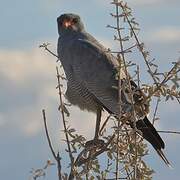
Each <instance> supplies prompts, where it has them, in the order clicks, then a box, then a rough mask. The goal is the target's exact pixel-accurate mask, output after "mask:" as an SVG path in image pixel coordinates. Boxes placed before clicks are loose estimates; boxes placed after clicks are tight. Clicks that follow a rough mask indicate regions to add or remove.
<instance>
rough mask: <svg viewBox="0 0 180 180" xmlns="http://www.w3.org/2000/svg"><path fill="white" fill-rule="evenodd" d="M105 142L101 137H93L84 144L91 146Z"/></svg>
mask: <svg viewBox="0 0 180 180" xmlns="http://www.w3.org/2000/svg"><path fill="white" fill-rule="evenodd" d="M104 144H105V142H104V141H103V140H102V139H93V140H90V141H87V142H86V144H85V147H86V148H87V147H92V146H100V147H102V146H103V145H104Z"/></svg>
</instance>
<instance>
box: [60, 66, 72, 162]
mask: <svg viewBox="0 0 180 180" xmlns="http://www.w3.org/2000/svg"><path fill="white" fill-rule="evenodd" d="M56 74H57V82H58V86H57V88H58V91H59V101H60V107H61V108H60V111H61V115H62V119H63V126H64V132H65V136H66V142H67V146H68V153H69V157H70V160H71V165H72V166H73V164H74V157H73V155H72V151H71V147H70V140H69V137H68V131H67V126H66V121H65V113H64V108H62V107H63V106H64V103H63V99H62V91H61V80H60V75H59V69H58V67H56Z"/></svg>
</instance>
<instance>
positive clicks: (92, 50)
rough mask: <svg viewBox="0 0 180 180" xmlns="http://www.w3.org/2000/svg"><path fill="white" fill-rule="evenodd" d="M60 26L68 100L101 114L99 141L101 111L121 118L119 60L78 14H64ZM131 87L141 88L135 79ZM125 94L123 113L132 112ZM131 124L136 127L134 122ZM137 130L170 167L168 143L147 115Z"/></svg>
mask: <svg viewBox="0 0 180 180" xmlns="http://www.w3.org/2000/svg"><path fill="white" fill-rule="evenodd" d="M57 24H58V33H59V39H58V48H57V52H58V56H59V58H60V61H61V63H62V66H63V68H64V71H65V74H66V77H67V91H66V97H67V99H68V100H69V102H70V103H71V104H73V105H77V106H78V107H79V108H80V109H82V110H84V109H86V110H88V111H92V112H95V113H97V120H96V130H95V137H94V141H97V140H98V133H99V127H100V117H101V111H102V110H103V109H104V110H106V111H108V112H109V113H111V114H113V115H114V116H118V113H119V105H118V99H119V98H118V90H117V88H114V87H117V86H118V80H117V72H118V69H117V68H118V63H117V60H116V58H115V57H114V56H113V55H112V54H110V53H109V52H108V51H107V49H106V48H105V47H103V45H101V44H100V43H99V42H98V41H97V40H96V39H95V38H94V37H92V36H91V35H90V34H89V33H87V32H86V31H85V29H84V25H83V23H82V21H81V19H80V17H79V16H78V15H76V14H63V15H61V16H60V17H58V18H57ZM121 79H122V83H123V79H126V76H125V73H124V72H121ZM131 86H132V88H134V89H136V88H137V86H136V84H135V82H134V81H132V80H131ZM137 91H138V90H137ZM139 91H140V90H139ZM121 94H122V97H121V101H122V105H121V107H122V108H121V109H122V112H123V113H126V112H129V111H132V103H131V102H130V101H129V100H128V99H127V96H126V95H125V93H124V92H122V93H121ZM140 94H143V93H142V92H140ZM137 96H138V95H137ZM139 96H140V95H139ZM139 99H141V97H135V96H134V101H138V100H139ZM144 114H145V113H144ZM129 122H130V126H131V127H132V128H133V125H132V123H131V120H129ZM136 128H137V129H138V130H139V131H141V135H142V136H143V137H144V138H145V139H146V140H147V141H148V142H149V143H151V144H152V146H153V147H154V149H155V150H156V151H157V153H158V154H159V155H160V157H161V158H162V159H163V161H164V162H165V163H166V164H167V165H170V163H169V161H168V160H167V158H166V157H165V155H164V153H163V151H162V149H164V148H165V144H164V142H163V140H162V139H161V137H160V136H159V134H158V132H157V131H156V129H155V128H154V127H153V125H152V124H151V123H150V121H149V120H148V118H147V116H146V115H145V116H144V115H142V117H139V119H138V120H137V121H136Z"/></svg>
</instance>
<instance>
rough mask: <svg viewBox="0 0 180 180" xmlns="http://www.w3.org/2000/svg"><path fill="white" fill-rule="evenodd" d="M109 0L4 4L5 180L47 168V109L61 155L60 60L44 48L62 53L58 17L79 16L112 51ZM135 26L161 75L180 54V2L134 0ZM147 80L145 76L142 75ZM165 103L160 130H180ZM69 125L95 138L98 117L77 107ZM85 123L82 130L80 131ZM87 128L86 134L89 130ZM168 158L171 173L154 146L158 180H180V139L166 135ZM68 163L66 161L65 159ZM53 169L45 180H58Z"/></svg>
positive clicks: (0, 106) (174, 109)
mask: <svg viewBox="0 0 180 180" xmlns="http://www.w3.org/2000/svg"><path fill="white" fill-rule="evenodd" d="M109 2H110V1H109V0H91V1H87V0H76V1H67V0H51V1H50V0H31V1H24V0H14V1H10V0H6V1H2V0H0V3H1V6H0V12H1V13H0V14H1V15H0V22H1V25H0V83H1V88H0V147H1V150H0V159H1V161H0V174H1V179H6V180H10V179H14V180H21V179H28V177H29V175H30V174H29V171H30V170H31V168H32V167H34V168H39V167H42V166H43V165H44V164H45V162H46V160H47V159H49V158H52V157H51V153H50V151H49V149H48V146H47V141H46V138H45V135H44V129H43V123H42V117H41V110H42V108H45V109H46V110H47V116H48V120H49V123H50V124H49V126H50V131H51V134H52V138H53V142H54V145H55V149H56V150H58V149H62V143H59V142H60V139H63V136H60V133H59V128H58V127H60V129H62V124H61V123H60V124H58V121H57V119H58V117H59V116H58V112H57V107H58V98H57V92H56V89H55V87H56V77H55V66H56V62H55V61H56V59H54V57H51V56H50V55H49V54H47V53H46V52H44V51H42V50H41V49H39V48H38V46H39V44H40V43H42V42H50V43H51V44H52V45H51V48H52V49H53V50H55V49H56V41H57V38H58V34H57V28H56V18H57V17H58V16H59V15H60V14H62V13H65V12H74V13H77V14H79V15H80V16H81V17H82V19H83V21H84V22H85V27H86V29H87V30H88V32H90V33H91V34H93V35H94V36H95V37H96V38H97V39H98V40H100V41H101V42H102V43H103V44H104V45H105V46H109V47H114V44H112V43H113V41H112V39H113V32H112V31H111V30H110V29H107V28H106V25H107V24H111V23H112V18H111V17H110V15H109V13H110V12H112V11H113V7H112V6H111V5H110V4H109ZM128 2H129V5H130V6H131V7H132V9H133V12H134V15H135V17H136V19H137V21H138V22H139V23H140V27H141V32H140V38H141V40H143V41H144V42H145V44H146V47H147V48H148V50H150V52H151V55H152V56H153V57H155V58H156V59H157V60H158V61H157V62H158V64H159V65H160V68H161V69H162V70H166V69H167V68H168V67H170V66H169V63H170V62H171V61H174V60H177V58H178V57H179V53H180V21H179V16H180V12H179V6H180V2H179V1H178V0H171V1H170V0H151V1H150V2H149V1H148V2H147V1H145V0H131V1H130V0H129V1H128ZM142 79H143V80H145V79H146V78H144V77H142ZM177 105H178V104H177V103H176V102H168V103H167V102H162V103H161V107H160V109H159V112H158V115H159V116H160V118H161V120H160V121H159V122H157V124H156V127H157V128H158V129H161V130H180V122H179V106H177ZM70 110H71V118H69V123H70V124H71V126H73V127H75V128H76V129H77V130H78V131H79V132H80V133H81V134H84V135H85V136H86V137H88V138H91V137H92V135H93V133H94V132H91V129H93V127H94V124H95V121H94V118H95V116H94V115H93V114H87V113H86V112H81V111H80V110H79V109H78V108H76V107H71V108H70ZM79 124H80V125H79ZM87 127H88V128H87ZM162 137H163V138H164V140H165V142H166V144H167V148H166V154H167V156H168V158H169V159H170V160H171V162H172V163H173V167H174V169H173V170H169V169H167V168H166V167H165V166H164V164H163V163H162V162H161V161H160V159H159V157H158V156H157V155H156V153H155V152H154V151H153V150H152V148H151V147H150V155H149V157H148V161H149V164H150V165H151V166H152V167H153V168H154V170H155V171H156V174H155V175H154V179H155V180H166V179H167V180H168V179H170V178H171V179H177V178H179V168H180V157H179V155H178V152H180V137H178V136H175V135H165V134H162ZM63 160H64V161H65V162H66V161H67V159H66V158H64V159H63ZM54 169H55V168H51V169H50V170H49V171H48V173H47V179H55V178H54V177H55V175H54V174H55V172H54V171H55V170H54Z"/></svg>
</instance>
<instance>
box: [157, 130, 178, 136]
mask: <svg viewBox="0 0 180 180" xmlns="http://www.w3.org/2000/svg"><path fill="white" fill-rule="evenodd" d="M158 132H159V133H167V134H178V135H180V131H158Z"/></svg>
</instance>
